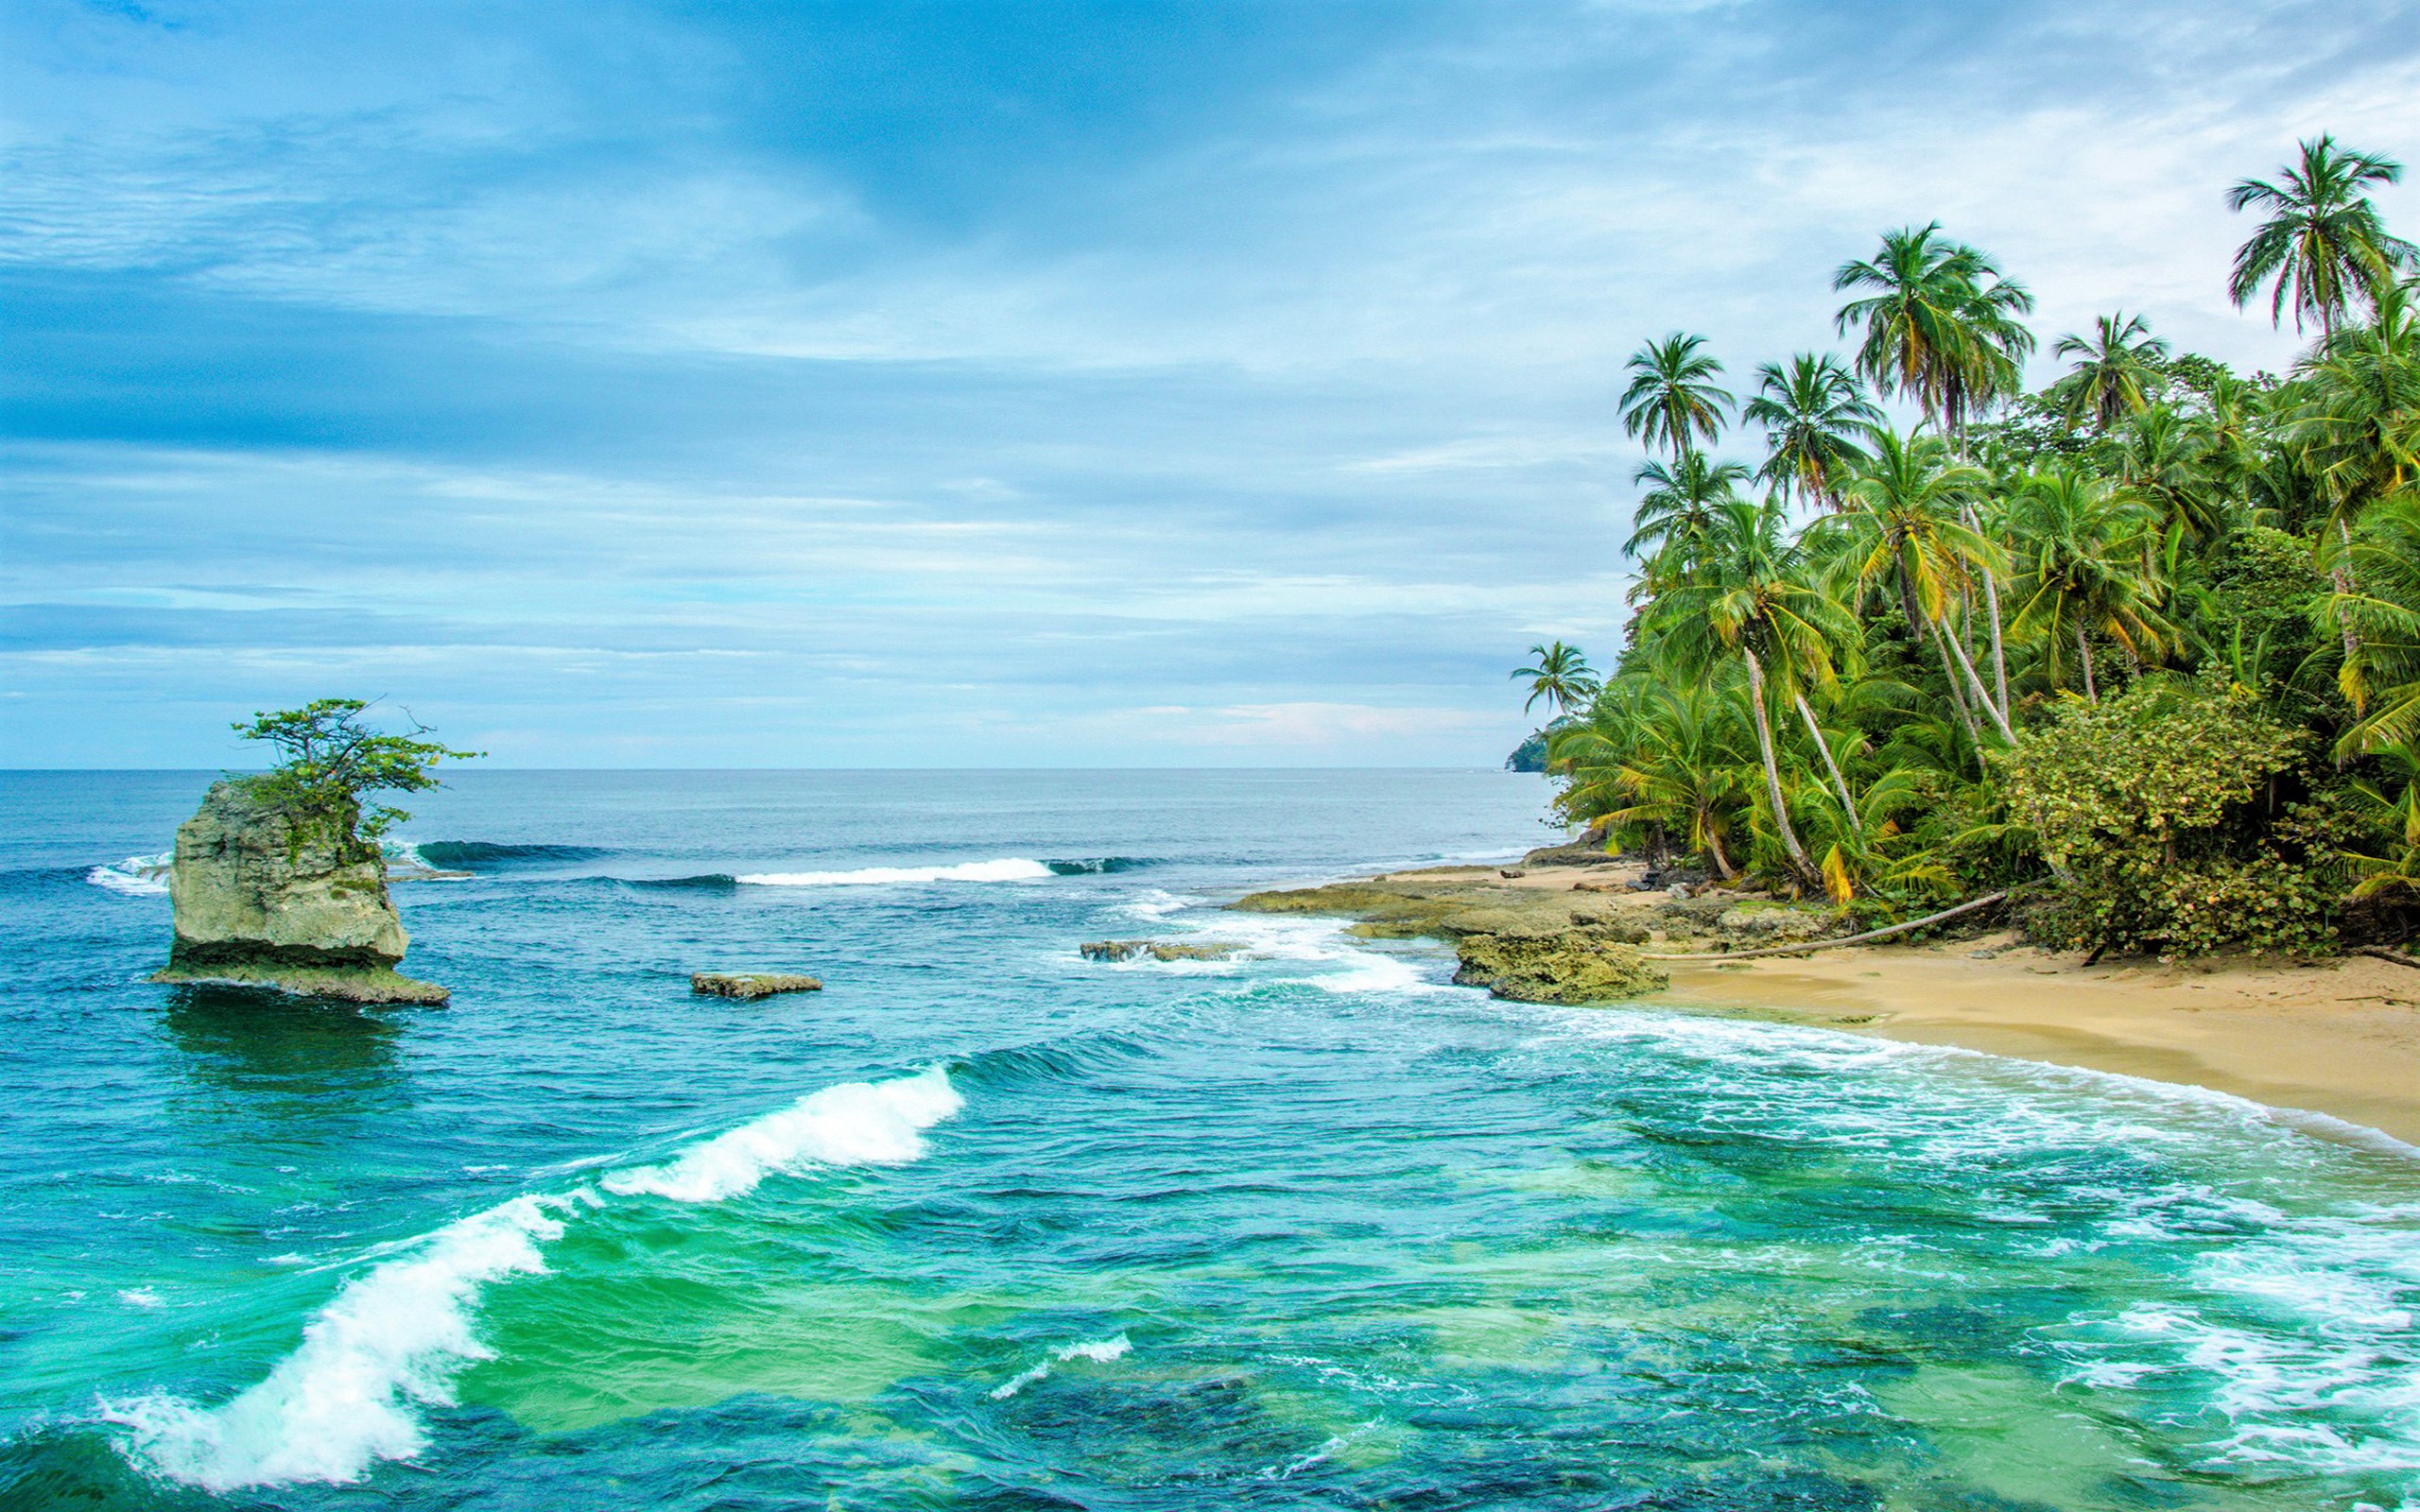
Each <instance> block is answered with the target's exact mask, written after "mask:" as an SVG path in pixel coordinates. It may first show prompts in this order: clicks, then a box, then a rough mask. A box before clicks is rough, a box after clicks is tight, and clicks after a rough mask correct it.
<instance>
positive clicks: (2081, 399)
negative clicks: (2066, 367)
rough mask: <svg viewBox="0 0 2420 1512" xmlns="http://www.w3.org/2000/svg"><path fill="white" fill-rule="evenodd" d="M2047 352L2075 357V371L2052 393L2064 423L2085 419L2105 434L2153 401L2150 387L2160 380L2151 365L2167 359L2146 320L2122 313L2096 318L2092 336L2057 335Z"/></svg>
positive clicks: (2164, 347)
mask: <svg viewBox="0 0 2420 1512" xmlns="http://www.w3.org/2000/svg"><path fill="white" fill-rule="evenodd" d="M2051 350H2052V351H2054V352H2057V354H2058V355H2060V356H2062V357H2073V358H2074V359H2075V368H2074V369H2073V370H2072V371H2070V372H2069V373H2068V374H2067V376H2066V377H2065V378H2063V379H2061V380H2060V381H2059V383H2058V384H2057V386H2056V387H2053V388H2052V389H2051V390H2050V393H2051V395H2052V397H2054V398H2056V399H2058V400H2060V401H2061V404H2062V406H2063V409H2064V413H2065V414H2066V420H2067V423H2068V424H2070V425H2072V424H2074V423H2075V422H2076V421H2078V420H2079V419H2082V418H2083V417H2086V416H2089V417H2090V418H2091V420H2092V428H2093V429H2094V430H2096V431H2106V430H2108V429H2109V427H2110V426H2112V425H2115V424H2117V423H2118V420H2119V419H2120V418H2121V417H2123V416H2127V415H2133V414H2138V413H2140V412H2141V411H2142V409H2143V407H2144V406H2145V405H2146V404H2149V403H2150V402H2151V400H2150V395H2149V390H2150V387H2151V386H2152V384H2153V383H2155V382H2156V381H2157V380H2158V377H2159V374H2158V371H2157V370H2156V369H2155V368H2154V367H2153V364H2155V363H2157V362H2159V361H2161V360H2162V359H2164V358H2165V357H2167V355H2168V343H2167V342H2165V341H2162V340H2161V339H2160V338H2159V337H2157V336H2155V335H2152V327H2151V322H2150V321H2148V320H2146V319H2144V318H2142V317H2141V316H2139V315H2128V314H2127V313H2126V312H2125V311H2123V310H2120V311H2118V313H2117V314H2115V315H2104V316H2102V317H2100V318H2099V319H2097V320H2095V321H2094V322H2093V333H2092V335H2089V336H2083V335H2064V336H2061V337H2060V338H2059V344H2058V346H2056V347H2055V348H2053V349H2051Z"/></svg>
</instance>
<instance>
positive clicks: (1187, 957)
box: [1076, 939, 1236, 961]
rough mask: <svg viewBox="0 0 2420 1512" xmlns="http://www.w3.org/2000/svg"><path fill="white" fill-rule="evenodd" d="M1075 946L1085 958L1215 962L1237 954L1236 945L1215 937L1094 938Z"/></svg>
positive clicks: (1094, 959)
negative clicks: (1192, 939) (1182, 941)
mask: <svg viewBox="0 0 2420 1512" xmlns="http://www.w3.org/2000/svg"><path fill="white" fill-rule="evenodd" d="M1076 949H1077V950H1078V951H1080V952H1081V953H1082V954H1083V957H1084V959H1085V960H1088V961H1139V960H1142V959H1144V958H1145V957H1146V956H1148V957H1150V959H1152V960H1155V961H1218V960H1224V959H1225V958H1226V957H1228V956H1230V955H1233V954H1236V947H1235V946H1233V945H1230V944H1228V943H1227V942H1226V941H1225V940H1215V939H1212V940H1200V941H1196V942H1194V943H1191V944H1177V943H1171V942H1169V941H1167V940H1157V939H1097V940H1093V941H1091V942H1090V943H1089V944H1083V945H1079V946H1077V947H1076Z"/></svg>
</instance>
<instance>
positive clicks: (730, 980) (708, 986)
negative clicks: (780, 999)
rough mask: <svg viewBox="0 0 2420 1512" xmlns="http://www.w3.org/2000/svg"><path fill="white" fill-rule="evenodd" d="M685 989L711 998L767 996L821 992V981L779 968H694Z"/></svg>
mask: <svg viewBox="0 0 2420 1512" xmlns="http://www.w3.org/2000/svg"><path fill="white" fill-rule="evenodd" d="M689 990H690V991H692V992H699V993H702V994H704V995H705V996H707V997H713V998H769V997H771V996H772V995H773V994H774V993H776V992H821V991H822V990H823V984H822V983H821V982H820V981H817V980H816V979H815V978H814V977H811V976H798V975H793V974H789V973H786V972H780V971H757V972H741V973H731V972H724V971H696V972H692V973H691V974H690V977H689Z"/></svg>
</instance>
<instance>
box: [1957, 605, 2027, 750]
mask: <svg viewBox="0 0 2420 1512" xmlns="http://www.w3.org/2000/svg"><path fill="white" fill-rule="evenodd" d="M1941 638H1942V639H1943V640H1944V641H1945V642H1946V643H1948V645H1949V648H1950V649H1951V650H1952V651H1955V652H1957V653H1958V665H1959V666H1960V667H1961V668H1962V669H1963V670H1964V671H1965V673H1966V680H1967V681H1968V682H1970V683H1972V684H1974V688H1975V701H1976V702H1977V703H1979V704H1981V705H1982V706H1983V712H1984V713H1987V714H1990V715H1991V716H1992V723H1993V724H1995V725H1997V726H1998V727H1999V730H2000V736H2001V738H2002V739H2004V740H2006V741H2007V742H2008V743H2009V744H2010V745H2012V746H2014V745H2015V744H2016V731H2015V730H2011V729H2010V728H2009V724H2008V715H2006V714H2004V713H2000V710H1999V705H1997V704H1996V703H1994V702H1992V696H1991V694H1990V693H1989V692H1987V691H1986V690H1985V689H1984V687H1983V679H1981V678H1980V677H1979V676H1977V675H1976V672H1975V663H1974V662H1969V661H1967V660H1966V647H1964V646H1963V645H1961V644H1959V642H1958V635H1957V633H1956V632H1955V631H1953V630H1952V629H1950V627H1948V626H1946V625H1945V626H1943V627H1941Z"/></svg>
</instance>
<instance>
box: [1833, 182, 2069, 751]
mask: <svg viewBox="0 0 2420 1512" xmlns="http://www.w3.org/2000/svg"><path fill="white" fill-rule="evenodd" d="M1940 230H1941V222H1939V221H1934V222H1933V223H1932V224H1930V225H1928V226H1926V227H1923V228H1922V229H1918V228H1916V227H1913V226H1906V227H1901V228H1900V229H1899V230H1897V231H1893V232H1884V233H1883V237H1882V249H1881V251H1880V253H1879V254H1878V255H1876V257H1875V258H1873V259H1872V260H1870V261H1866V262H1849V263H1843V264H1842V265H1841V267H1840V270H1839V271H1838V272H1836V273H1835V274H1833V275H1832V287H1833V288H1834V289H1836V290H1840V291H1843V292H1845V291H1850V290H1870V291H1871V292H1869V293H1866V294H1864V295H1863V296H1862V297H1860V298H1858V299H1853V300H1851V301H1849V302H1848V303H1846V304H1843V305H1841V309H1840V313H1839V315H1838V316H1836V317H1835V318H1834V325H1835V328H1836V329H1837V330H1839V331H1840V332H1841V334H1842V335H1846V334H1848V332H1849V331H1850V330H1852V329H1853V328H1856V327H1858V326H1862V327H1864V329H1865V338H1864V341H1863V343H1862V344H1861V345H1860V346H1859V347H1858V357H1857V368H1858V372H1859V373H1861V374H1863V375H1864V376H1865V378H1866V379H1867V381H1868V382H1870V383H1872V384H1873V385H1874V387H1876V390H1878V391H1879V392H1881V393H1884V394H1902V395H1905V396H1907V397H1909V398H1910V399H1913V400H1915V401H1916V402H1917V403H1918V404H1921V405H1922V406H1923V408H1924V412H1925V418H1926V419H1927V421H1933V422H1935V423H1937V424H1939V425H1940V426H1941V427H1942V428H1943V429H1944V430H1945V432H1946V433H1947V434H1948V436H1949V438H1950V439H1951V441H1952V442H1953V443H1957V442H1959V441H1960V439H1961V438H1962V434H1963V432H1964V429H1965V425H1966V421H1967V420H1968V419H1969V418H1970V417H1972V416H1974V415H1976V414H1979V413H1981V412H1982V411H1985V410H1988V409H1990V408H1991V407H1992V406H1993V405H1995V404H1999V403H2000V402H2002V401H2003V400H2007V399H2010V398H2013V397H2014V396H2015V395H2016V394H2017V393H2018V392H2019V391H2021V389H2022V387H2023V383H2024V363H2025V358H2026V356H2027V355H2028V354H2029V353H2031V352H2032V350H2033V334H2032V333H2031V332H2030V331H2028V330H2026V328H2025V326H2024V324H2023V322H2022V321H2021V320H2020V319H2019V318H2018V317H2020V316H2023V315H2025V314H2027V313H2028V312H2030V311H2031V309H2032V308H2033V297H2032V296H2031V294H2028V293H2027V292H2026V291H2025V287H2024V285H2022V284H2020V283H2017V282H2016V281H2015V280H2014V279H2010V278H2004V277H2002V276H2001V274H2000V270H1999V268H1998V266H1997V265H1996V264H1994V263H1993V262H1992V260H1991V259H1990V258H1988V257H1986V256H1984V255H1983V254H1982V253H1981V252H1979V251H1977V250H1976V249H1974V248H1972V247H1968V246H1966V245H1964V244H1963V243H1961V242H1953V241H1949V240H1946V239H1936V236H1937V233H1938V232H1940ZM1963 509H1964V514H1963V519H1964V521H1965V524H1966V526H1967V528H1969V529H1970V530H1971V529H1974V528H1976V517H1975V513H1974V508H1973V505H1972V502H1971V500H1970V501H1969V502H1968V503H1967V504H1966V505H1965V506H1963ZM1977 580H1978V581H1979V582H1980V583H1981V585H1982V590H1983V608H1984V612H1985V615H1986V621H1987V626H1988V627H1989V629H1990V631H1991V648H1992V679H1993V685H1994V686H1995V687H1997V689H1998V690H1999V704H2000V708H2001V709H2002V710H2003V711H2004V710H2005V709H2006V707H2007V704H2008V652H2007V650H2006V648H2005V647H2004V646H2003V645H2002V644H2001V635H2000V597H1999V584H1998V580H1997V577H1996V576H1995V575H1994V574H1993V573H1992V571H1991V570H1990V569H1989V568H1988V567H1986V568H1984V569H1983V570H1982V571H1981V572H1979V574H1978V575H1977ZM1960 655H1961V656H1963V655H1964V650H1963V647H1961V649H1960ZM2003 722H2005V721H2004V720H2003Z"/></svg>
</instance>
